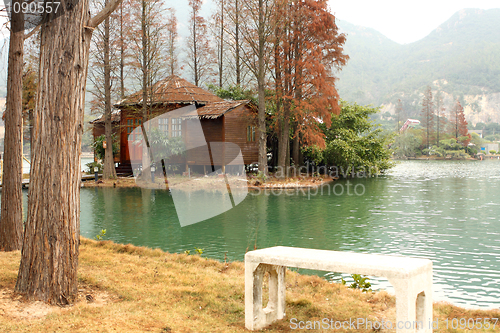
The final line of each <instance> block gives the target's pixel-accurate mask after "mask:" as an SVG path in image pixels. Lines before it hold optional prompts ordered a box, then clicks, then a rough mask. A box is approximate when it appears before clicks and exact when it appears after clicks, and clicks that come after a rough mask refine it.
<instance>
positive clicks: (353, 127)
mask: <svg viewBox="0 0 500 333" xmlns="http://www.w3.org/2000/svg"><path fill="white" fill-rule="evenodd" d="M377 112H379V109H378V108H372V107H369V106H361V105H358V104H349V103H347V102H342V108H341V112H340V115H339V116H334V117H333V119H332V125H331V126H330V128H326V126H325V125H324V124H322V125H321V126H320V127H321V128H322V130H323V133H324V134H325V143H326V147H325V148H324V149H320V148H318V147H312V148H307V149H303V153H304V156H305V157H306V158H307V159H309V160H310V161H314V162H315V163H316V164H325V165H333V166H336V167H339V168H341V169H343V170H348V169H351V170H352V169H354V173H357V172H364V171H366V170H379V171H380V172H384V171H385V170H387V169H389V168H391V167H392V166H393V165H394V163H393V162H392V161H391V152H390V150H389V149H388V146H389V144H390V143H391V142H392V140H393V135H392V134H386V133H384V132H383V131H382V129H380V128H379V127H378V126H377V125H375V124H373V122H372V121H371V120H370V115H372V114H375V113H377Z"/></svg>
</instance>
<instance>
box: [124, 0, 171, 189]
mask: <svg viewBox="0 0 500 333" xmlns="http://www.w3.org/2000/svg"><path fill="white" fill-rule="evenodd" d="M162 5H163V3H162V1H161V0H141V1H140V2H139V3H138V6H135V7H134V10H133V21H134V22H136V25H135V26H134V27H133V28H132V31H133V33H134V35H135V36H139V37H140V38H135V39H134V40H133V42H134V43H133V44H134V45H133V58H134V61H133V63H132V65H133V66H134V67H135V75H136V78H137V81H138V82H139V85H140V87H141V90H142V105H141V108H140V109H139V110H137V114H138V115H140V116H141V117H142V123H143V124H144V123H146V122H147V121H148V120H149V119H150V118H151V113H152V107H151V104H152V102H153V91H152V89H153V85H154V83H155V82H156V81H158V79H159V78H160V77H162V76H163V75H164V72H165V71H166V70H167V69H166V67H165V62H166V61H165V60H166V59H165V58H166V55H165V51H166V44H167V40H166V35H165V34H166V28H167V26H166V23H165V18H164V17H163V15H162V12H163V9H162ZM149 164H150V156H149V154H148V149H143V150H142V165H143V171H142V175H143V178H144V179H145V180H149V179H151V170H150V168H149Z"/></svg>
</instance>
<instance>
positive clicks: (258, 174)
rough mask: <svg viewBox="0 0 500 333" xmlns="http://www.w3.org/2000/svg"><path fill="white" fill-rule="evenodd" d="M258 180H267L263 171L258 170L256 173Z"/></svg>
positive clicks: (262, 181)
mask: <svg viewBox="0 0 500 333" xmlns="http://www.w3.org/2000/svg"><path fill="white" fill-rule="evenodd" d="M255 177H256V178H257V179H258V180H260V182H261V183H265V182H266V180H267V176H266V174H265V173H263V172H262V171H259V172H258V173H257V175H256V176H255Z"/></svg>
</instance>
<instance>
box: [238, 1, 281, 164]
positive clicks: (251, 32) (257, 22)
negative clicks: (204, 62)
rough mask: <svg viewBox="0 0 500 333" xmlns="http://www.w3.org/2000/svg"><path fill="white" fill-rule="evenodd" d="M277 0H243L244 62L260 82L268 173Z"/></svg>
mask: <svg viewBox="0 0 500 333" xmlns="http://www.w3.org/2000/svg"><path fill="white" fill-rule="evenodd" d="M274 5H275V1H274V0H242V1H241V8H240V10H239V13H240V14H241V16H240V19H241V21H240V25H239V30H238V31H239V33H241V38H242V39H243V40H244V43H245V44H246V45H247V47H248V50H247V52H245V56H244V57H243V56H242V57H241V58H240V59H241V61H242V62H243V63H244V65H245V66H246V67H247V68H248V69H249V71H250V72H251V73H252V74H253V76H254V77H255V79H256V81H257V94H258V103H257V104H258V126H257V135H258V142H259V157H258V165H259V171H260V172H262V173H264V174H267V132H266V86H267V73H268V68H269V62H270V60H271V55H272V52H271V48H272V38H271V36H272V34H273V33H274V26H273V25H272V18H273V13H274Z"/></svg>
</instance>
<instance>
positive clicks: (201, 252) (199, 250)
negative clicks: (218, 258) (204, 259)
mask: <svg viewBox="0 0 500 333" xmlns="http://www.w3.org/2000/svg"><path fill="white" fill-rule="evenodd" d="M194 251H195V252H196V253H195V254H196V255H200V256H201V255H202V254H203V249H200V248H197V247H195V248H194ZM184 253H185V254H187V255H190V254H191V250H186V251H184Z"/></svg>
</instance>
